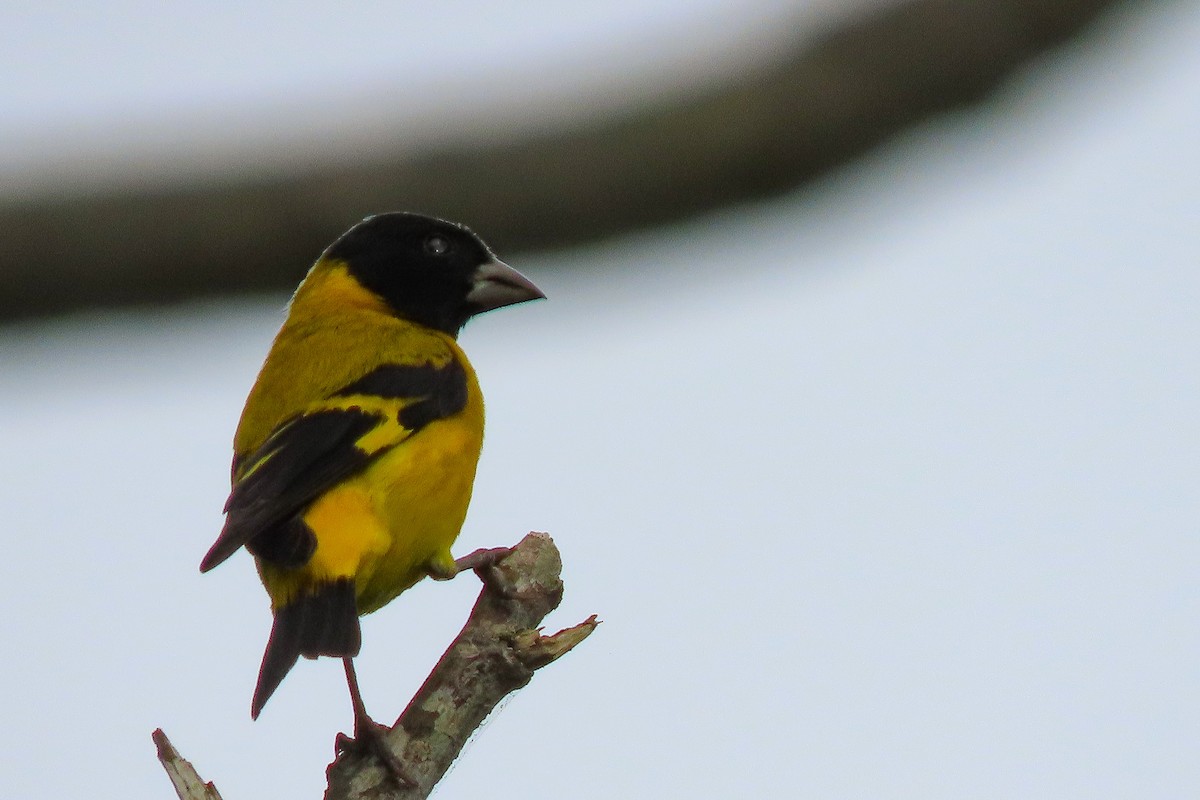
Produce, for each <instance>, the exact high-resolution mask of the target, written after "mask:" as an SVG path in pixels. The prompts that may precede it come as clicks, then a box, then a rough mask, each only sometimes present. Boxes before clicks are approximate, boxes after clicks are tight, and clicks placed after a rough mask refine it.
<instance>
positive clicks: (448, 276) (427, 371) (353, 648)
mask: <svg viewBox="0 0 1200 800" xmlns="http://www.w3.org/2000/svg"><path fill="white" fill-rule="evenodd" d="M544 297H545V294H544V293H543V292H542V291H541V290H540V289H538V288H537V286H535V285H534V284H533V283H532V282H531V281H530V280H529V279H528V278H526V277H525V276H524V275H522V274H521V273H519V272H517V271H516V270H515V269H513V268H512V267H510V266H508V265H507V264H505V263H504V262H502V261H500V260H499V259H498V258H497V257H496V256H495V254H494V253H493V252H492V250H491V249H490V248H489V247H488V246H487V245H486V244H485V243H484V242H483V240H482V239H480V238H479V237H478V236H477V235H476V234H475V233H473V232H472V231H471V230H470V229H469V228H467V227H466V226H464V225H461V224H458V223H454V222H449V221H447V220H443V219H438V218H435V217H431V216H426V215H423V214H417V213H413V212H406V211H398V212H388V213H381V214H377V215H374V216H370V217H367V218H366V219H364V220H362V221H361V222H359V223H358V224H356V225H354V226H353V227H351V228H350V229H349V230H348V231H346V232H345V233H344V234H342V235H341V236H340V237H339V238H338V239H336V240H335V241H334V242H333V243H332V244H331V245H329V247H328V248H326V249H325V251H324V252H323V253H322V254H321V255H320V257H319V258H318V259H317V260H316V262H315V263H314V264H313V265H312V267H311V268H310V270H309V271H308V274H307V275H306V276H305V278H304V279H303V281H302V282H301V283H300V285H299V287H298V288H297V289H296V291H295V294H294V295H293V296H292V299H291V302H290V304H289V306H288V313H287V316H286V318H285V320H284V323H283V325H282V327H281V328H280V330H279V332H278V334H277V335H276V337H275V340H274V342H273V344H272V345H271V348H270V350H269V352H268V354H267V357H266V359H265V361H264V362H263V365H262V368H261V370H260V371H259V373H258V377H257V379H256V380H255V382H254V385H253V387H252V388H251V390H250V393H249V396H248V397H247V399H246V404H245V408H244V409H243V411H242V416H241V419H240V421H239V423H238V426H237V429H236V432H235V434H234V441H233V464H232V467H231V484H232V488H231V491H230V494H229V497H228V500H227V501H226V503H225V509H224V510H225V521H224V526H223V528H222V529H221V532H220V534H219V535H218V537H217V539H216V541H215V542H214V544H213V545H212V547H211V548H210V549H209V550H208V552H207V554H206V555H205V556H204V558H203V560H202V561H201V563H200V571H201V572H208V571H209V570H211V569H213V568H215V567H216V566H217V565H219V564H221V563H223V562H224V561H225V560H226V559H228V558H229V557H230V556H232V555H233V554H234V553H236V552H237V551H238V550H239V549H241V548H245V549H246V550H247V551H249V553H250V554H251V555H252V556H253V558H254V561H255V564H256V566H257V569H258V574H259V577H260V578H261V580H262V583H263V586H264V587H265V589H266V592H267V595H268V596H269V598H270V602H271V612H272V615H273V620H272V626H271V632H270V636H269V637H268V641H267V646H266V650H265V652H264V654H263V659H262V664H261V667H260V669H259V674H258V681H257V684H256V686H255V689H254V695H253V699H252V701H251V706H250V715H251V717H252V718H255V719H257V718H258V716H259V714H260V712H261V711H262V709H263V706H264V705H265V704H266V702H267V700H268V699H269V698H270V697H271V695H272V694H273V693H274V692H275V690H276V689H277V688H278V687H279V685H280V683H281V682H282V681H283V679H284V677H285V676H286V675H287V674H288V672H289V671H290V670H291V669H292V667H293V666H295V664H296V663H297V661H298V659H299V657H300V656H304V657H306V658H316V657H318V656H330V657H337V658H341V659H342V661H343V664H344V668H345V673H346V682H347V686H348V688H349V690H350V697H351V703H352V705H353V710H354V738H353V739H349V738H347V737H339V741H341V742H342V743H343V744H347V745H348V744H351V743H358V744H359V745H363V746H366V747H373V748H375V749H376V751H377V752H378V753H379V754H380V755H381V757H382V758H384V760H385V761H387V762H389V763H388V766H389V767H391V768H392V770H393V772H395V773H397V775H398V776H399V775H400V769H399V767H398V766H397V764H396V763H395V762H394V761H393V760H391V759H394V756H391V758H389V756H390V750H387V749H386V747H382V746H381V745H380V733H381V731H382V730H383V729H382V726H379V725H378V724H376V723H375V722H373V721H372V720H371V718H370V717H369V716H368V715H367V713H366V709H365V706H364V703H363V700H362V695H361V692H360V691H359V687H358V679H357V675H356V674H355V670H354V662H353V659H354V657H355V656H357V655H358V653H359V650H360V647H361V643H362V634H361V628H360V623H359V617H360V616H362V615H364V614H369V613H371V612H373V611H376V610H378V609H380V608H382V607H383V606H384V605H386V604H387V603H389V602H391V601H392V600H393V599H395V598H396V597H397V596H399V595H400V594H401V593H402V592H404V591H405V590H406V589H408V588H410V587H411V586H413V585H414V584H415V583H416V582H417V581H419V580H421V579H422V578H424V577H426V576H429V577H433V578H436V579H443V580H444V579H449V578H451V577H453V576H454V575H456V574H458V573H459V572H461V571H463V570H465V569H468V568H474V569H476V571H481V570H485V569H486V568H487V567H489V566H491V565H494V564H495V562H496V561H497V560H498V559H500V558H502V557H503V556H504V555H505V554H506V553H507V552H508V551H507V549H505V548H493V549H489V550H479V551H476V552H475V553H472V554H470V555H469V556H466V557H463V558H460V559H455V558H454V556H453V555H452V554H451V546H452V545H453V544H454V542H455V539H456V538H457V537H458V534H459V531H460V529H461V527H462V525H463V521H464V519H465V517H466V513H467V506H468V504H469V502H470V499H471V492H472V488H473V484H474V479H475V471H476V465H477V463H478V460H479V455H480V450H481V447H482V443H483V427H484V406H483V396H482V394H481V392H480V388H479V382H478V379H477V378H476V375H475V371H474V369H473V368H472V366H471V363H470V362H469V361H468V360H467V356H466V354H465V353H464V352H463V350H462V348H461V347H460V346H459V344H458V341H457V340H458V335H459V333H460V331H461V330H462V328H463V326H464V325H465V324H466V323H467V321H468V320H470V319H471V318H473V317H475V316H477V315H479V314H482V313H484V312H486V311H491V310H493V309H497V308H501V307H504V306H510V305H515V304H517V303H524V302H527V301H530V300H535V299H541V298H544ZM481 574H483V573H481Z"/></svg>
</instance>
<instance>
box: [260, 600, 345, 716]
mask: <svg viewBox="0 0 1200 800" xmlns="http://www.w3.org/2000/svg"><path fill="white" fill-rule="evenodd" d="M361 644H362V633H361V629H360V628H359V624H358V606H357V604H356V602H355V597H354V580H353V579H352V578H342V579H340V580H336V581H332V582H330V583H320V584H317V585H316V586H313V587H311V588H309V589H308V590H307V591H305V592H303V593H302V594H300V595H299V596H297V597H295V598H293V599H292V600H291V602H289V603H287V604H286V605H283V606H280V607H279V608H277V609H276V610H275V623H274V624H273V625H272V626H271V638H270V639H268V640H267V651H266V652H265V653H263V661H262V667H261V668H260V669H259V671H258V685H257V686H256V687H255V688H254V700H253V701H252V702H251V704H250V716H251V718H253V719H258V713H259V712H260V711H262V707H263V706H264V705H266V702H267V700H268V699H269V698H270V697H271V695H272V694H273V693H274V692H275V689H277V688H278V687H279V684H280V683H281V682H282V681H283V679H284V677H285V676H286V675H287V674H288V672H290V671H291V669H292V667H294V666H295V665H296V660H297V659H298V658H299V657H300V656H305V657H307V658H316V657H317V656H340V657H343V658H345V657H351V656H356V655H358V649H359V646H360V645H361Z"/></svg>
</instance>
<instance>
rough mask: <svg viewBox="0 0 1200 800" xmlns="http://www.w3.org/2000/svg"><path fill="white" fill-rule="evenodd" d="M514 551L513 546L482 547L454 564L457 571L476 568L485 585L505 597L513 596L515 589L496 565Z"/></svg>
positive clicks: (456, 560)
mask: <svg viewBox="0 0 1200 800" xmlns="http://www.w3.org/2000/svg"><path fill="white" fill-rule="evenodd" d="M512 551H513V549H512V548H511V547H481V548H480V549H478V550H476V551H475V552H474V553H468V554H467V555H465V556H463V557H462V558H459V559H455V561H454V566H455V568H456V570H457V572H463V571H465V570H468V569H470V570H474V571H475V574H476V575H478V576H479V580H481V581H483V585H484V586H486V587H488V588H489V589H491V590H492V591H493V592H495V593H496V594H498V595H499V596H501V597H503V598H506V599H507V598H511V597H512V596H513V594H514V592H513V589H512V587H511V586H509V584H508V581H506V580H505V579H504V576H503V575H501V574H500V570H499V569H497V568H496V565H497V564H499V563H500V562H501V561H503V560H504V559H505V558H507V557H508V555H509V554H510V553H512Z"/></svg>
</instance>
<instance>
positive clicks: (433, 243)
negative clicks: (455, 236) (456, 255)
mask: <svg viewBox="0 0 1200 800" xmlns="http://www.w3.org/2000/svg"><path fill="white" fill-rule="evenodd" d="M425 252H426V253H429V255H431V256H444V255H446V253H449V252H450V242H449V241H448V240H447V239H446V237H445V236H441V235H439V234H436V233H435V234H433V235H432V236H430V237H429V238H428V239H426V240H425Z"/></svg>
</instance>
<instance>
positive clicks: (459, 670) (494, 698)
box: [325, 533, 598, 800]
mask: <svg viewBox="0 0 1200 800" xmlns="http://www.w3.org/2000/svg"><path fill="white" fill-rule="evenodd" d="M497 569H498V570H499V572H500V576H501V579H502V584H501V585H503V586H504V587H505V591H506V596H500V595H498V594H496V592H495V591H493V590H492V589H490V588H489V587H487V586H485V587H484V590H483V591H482V592H481V593H480V595H479V599H478V600H477V601H476V603H475V608H474V609H473V610H472V612H471V616H470V618H469V619H468V620H467V624H466V625H465V626H464V627H463V629H462V631H461V632H460V633H459V634H458V637H457V638H455V640H454V642H453V643H452V644H451V645H450V647H449V649H447V650H446V652H445V654H444V655H443V656H442V658H441V660H440V661H438V663H437V666H435V667H434V668H433V672H432V673H430V675H429V677H428V678H427V679H426V680H425V683H424V684H423V685H422V686H421V688H420V689H419V690H418V691H417V694H416V696H415V697H413V699H412V701H411V702H410V703H409V704H408V707H407V708H406V709H405V710H404V713H402V714H401V715H400V718H399V719H398V720H396V724H395V726H394V727H393V728H392V731H391V733H389V734H388V736H387V741H388V744H389V745H390V746H391V748H392V750H393V752H395V754H396V756H397V757H398V758H399V760H400V763H401V764H403V766H404V770H405V774H406V775H407V776H409V777H410V778H412V779H413V780H414V781H415V782H416V786H413V787H410V788H401V787H400V786H398V785H397V784H396V782H395V781H394V780H392V778H391V776H390V775H389V774H388V773H387V772H386V771H385V770H384V769H383V768H382V767H381V766H380V765H379V764H378V763H377V762H376V761H375V760H374V759H363V758H361V757H358V756H351V755H343V756H341V757H339V758H338V759H337V760H336V761H335V762H334V763H333V764H331V765H330V766H329V770H328V771H327V776H328V778H329V790H328V791H327V792H326V794H325V800H368V798H370V800H410V798H423V797H427V796H428V795H429V792H430V791H432V789H433V787H434V785H435V784H437V782H438V781H439V780H440V779H441V778H442V776H443V775H444V774H445V773H446V770H448V769H449V768H450V765H451V764H452V763H453V762H454V759H455V758H457V757H458V753H459V751H460V750H462V748H463V746H464V745H466V743H467V740H468V739H469V738H470V736H471V734H472V733H473V732H474V731H475V729H476V728H478V727H479V725H480V724H482V722H483V721H484V719H485V718H486V717H487V715H488V714H490V713H491V711H492V709H494V708H495V707H496V706H497V705H498V704H499V703H500V701H501V700H503V699H504V697H505V696H507V695H508V694H509V693H510V692H513V691H514V690H516V689H519V688H521V687H522V686H524V685H525V684H527V683H529V681H530V679H532V678H533V673H534V670H536V669H539V668H540V667H543V666H545V665H546V664H549V663H550V662H552V661H554V660H555V659H557V658H558V657H559V656H561V655H563V654H564V653H566V652H567V651H568V650H570V649H571V648H572V647H574V646H575V645H576V644H578V643H579V642H581V641H583V640H584V639H585V638H587V636H588V635H589V634H591V632H592V631H593V630H594V629H595V628H596V625H597V624H598V622H597V621H596V618H595V617H594V616H593V617H590V618H589V619H587V620H586V621H584V622H582V623H580V624H579V625H576V626H574V627H571V628H567V629H566V630H563V631H560V632H558V633H556V634H553V635H552V636H542V635H541V633H540V628H539V627H538V626H539V625H540V624H541V622H542V620H543V619H544V618H545V617H546V615H547V614H549V613H550V612H551V611H552V610H554V609H555V608H556V607H557V606H558V604H559V602H560V601H561V599H562V580H561V578H560V573H561V571H562V562H561V560H560V558H559V554H558V549H557V548H556V547H555V546H554V542H553V541H552V540H551V539H550V537H549V536H548V535H546V534H544V533H531V534H529V535H528V536H526V537H525V538H524V539H523V540H522V541H521V542H520V544H518V545H517V546H516V547H515V548H514V549H513V552H512V553H511V554H510V555H509V556H508V557H507V558H505V559H504V560H503V561H502V562H500V564H499V565H498V566H497Z"/></svg>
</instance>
